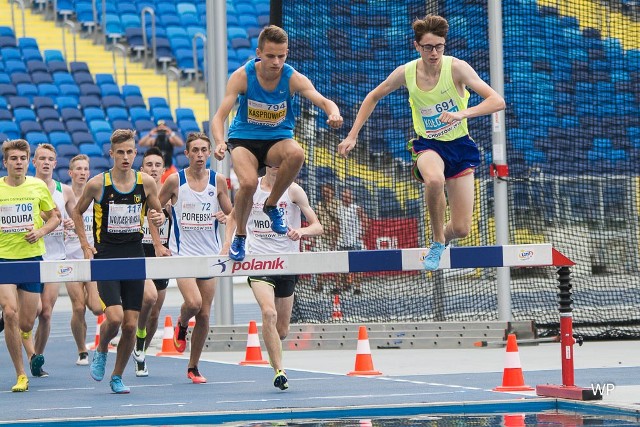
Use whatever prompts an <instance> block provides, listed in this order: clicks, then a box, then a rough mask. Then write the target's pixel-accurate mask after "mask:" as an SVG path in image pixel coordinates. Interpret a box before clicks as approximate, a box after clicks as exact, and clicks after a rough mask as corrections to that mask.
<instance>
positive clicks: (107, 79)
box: [96, 73, 116, 86]
mask: <svg viewBox="0 0 640 427" xmlns="http://www.w3.org/2000/svg"><path fill="white" fill-rule="evenodd" d="M96 84H97V85H98V86H102V85H103V84H112V85H115V84H116V81H115V80H114V79H113V74H104V73H98V74H96Z"/></svg>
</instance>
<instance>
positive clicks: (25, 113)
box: [13, 108, 36, 123]
mask: <svg viewBox="0 0 640 427" xmlns="http://www.w3.org/2000/svg"><path fill="white" fill-rule="evenodd" d="M13 117H14V119H15V120H16V122H18V123H20V122H23V121H25V120H36V113H35V112H34V111H33V110H32V109H31V108H14V109H13Z"/></svg>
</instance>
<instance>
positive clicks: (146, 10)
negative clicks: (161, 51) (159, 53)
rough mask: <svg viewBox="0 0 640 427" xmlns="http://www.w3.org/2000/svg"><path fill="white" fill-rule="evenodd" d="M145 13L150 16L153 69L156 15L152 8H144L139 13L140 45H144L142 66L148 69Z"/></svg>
mask: <svg viewBox="0 0 640 427" xmlns="http://www.w3.org/2000/svg"><path fill="white" fill-rule="evenodd" d="M147 13H148V14H150V15H151V39H152V41H151V56H152V59H153V67H154V68H155V67H156V13H155V11H154V10H153V8H151V7H149V6H145V7H143V8H142V10H141V11H140V26H141V27H142V44H143V45H144V66H145V67H148V66H149V64H148V62H149V61H148V59H147V53H148V51H149V43H148V41H147V28H146V24H147V20H146V16H147Z"/></svg>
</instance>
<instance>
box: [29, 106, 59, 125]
mask: <svg viewBox="0 0 640 427" xmlns="http://www.w3.org/2000/svg"><path fill="white" fill-rule="evenodd" d="M34 105H35V102H34ZM36 115H37V116H38V120H40V122H41V123H42V122H46V121H48V120H55V121H60V113H58V110H56V109H55V108H53V107H40V108H37V109H36Z"/></svg>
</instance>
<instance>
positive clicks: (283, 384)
mask: <svg viewBox="0 0 640 427" xmlns="http://www.w3.org/2000/svg"><path fill="white" fill-rule="evenodd" d="M273 386H274V387H277V388H279V389H280V390H286V389H288V388H289V381H288V380H287V373H286V372H285V371H283V370H282V369H280V370H278V372H276V376H275V377H273Z"/></svg>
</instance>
